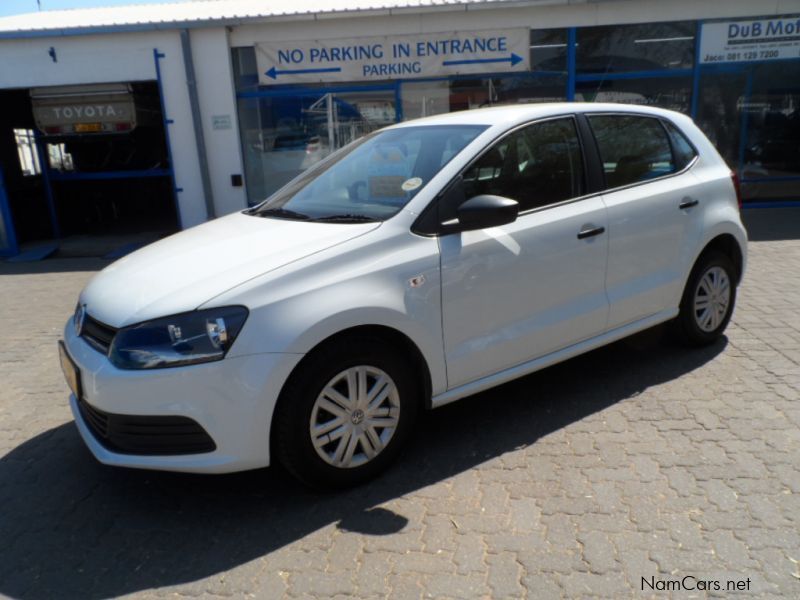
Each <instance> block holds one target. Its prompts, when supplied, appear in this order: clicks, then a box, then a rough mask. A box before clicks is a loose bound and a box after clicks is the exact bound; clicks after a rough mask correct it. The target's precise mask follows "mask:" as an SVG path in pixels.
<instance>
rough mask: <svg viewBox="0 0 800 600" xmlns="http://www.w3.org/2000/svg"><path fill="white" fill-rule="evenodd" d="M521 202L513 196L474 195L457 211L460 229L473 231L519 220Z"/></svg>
mask: <svg viewBox="0 0 800 600" xmlns="http://www.w3.org/2000/svg"><path fill="white" fill-rule="evenodd" d="M518 214H519V203H518V202H517V201H516V200H512V199H511V198H503V197H502V196H492V195H489V194H481V195H480V196H473V197H472V198H470V199H469V200H467V201H466V202H464V203H463V204H462V205H461V206H459V207H458V210H457V211H456V216H457V217H458V224H459V225H460V227H459V229H460V230H461V231H472V230H475V229H486V228H487V227H497V226H498V225H506V224H508V223H513V222H514V221H516V220H517V215H518Z"/></svg>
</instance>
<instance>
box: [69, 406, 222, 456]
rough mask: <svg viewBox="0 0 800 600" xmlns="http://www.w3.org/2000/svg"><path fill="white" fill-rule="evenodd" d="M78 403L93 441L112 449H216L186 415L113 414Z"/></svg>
mask: <svg viewBox="0 0 800 600" xmlns="http://www.w3.org/2000/svg"><path fill="white" fill-rule="evenodd" d="M78 407H79V409H80V412H81V416H82V417H83V420H84V422H85V423H86V425H87V426H88V427H89V429H90V430H91V432H92V434H93V435H94V437H95V438H96V439H97V441H98V442H100V444H102V445H103V446H104V447H105V448H107V449H108V450H111V451H112V452H119V453H122V454H140V455H175V454H203V453H205V452H213V451H214V450H216V449H217V445H216V444H215V443H214V440H212V439H211V436H209V435H208V433H207V432H206V430H205V429H203V428H202V427H201V426H200V425H199V424H198V423H197V422H196V421H193V420H192V419H190V418H188V417H173V416H141V415H117V414H112V413H107V412H104V411H102V410H100V409H98V408H95V407H94V406H92V405H91V404H89V403H88V402H86V401H85V400H84V399H83V398H81V399H80V400H78Z"/></svg>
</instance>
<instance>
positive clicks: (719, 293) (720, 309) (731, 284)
mask: <svg viewBox="0 0 800 600" xmlns="http://www.w3.org/2000/svg"><path fill="white" fill-rule="evenodd" d="M736 281H737V275H736V269H735V267H734V266H733V263H732V262H731V259H730V258H729V257H728V256H726V255H725V254H723V253H721V252H716V251H713V252H708V253H706V254H704V255H702V256H701V257H700V259H699V260H698V261H697V263H696V264H695V266H694V268H693V269H692V272H691V274H690V275H689V280H688V281H687V282H686V288H685V289H684V291H683V297H682V298H681V306H680V313H679V314H678V316H677V317H676V319H675V322H674V325H675V327H674V329H675V330H676V333H677V334H678V336H679V338H680V339H681V341H683V342H684V343H686V344H688V345H690V346H707V345H709V344H713V343H714V342H715V341H717V340H718V339H719V338H720V337H721V336H722V333H723V332H724V331H725V328H726V327H727V326H728V322H729V321H730V319H731V315H732V314H733V307H734V305H735V303H736Z"/></svg>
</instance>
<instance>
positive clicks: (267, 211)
mask: <svg viewBox="0 0 800 600" xmlns="http://www.w3.org/2000/svg"><path fill="white" fill-rule="evenodd" d="M252 214H254V215H258V216H259V217H278V218H279V219H298V220H301V221H307V220H308V219H309V218H310V217H309V216H308V215H307V214H305V213H301V212H297V211H296V210H290V209H288V208H264V209H262V210H259V211H258V212H254V213H252Z"/></svg>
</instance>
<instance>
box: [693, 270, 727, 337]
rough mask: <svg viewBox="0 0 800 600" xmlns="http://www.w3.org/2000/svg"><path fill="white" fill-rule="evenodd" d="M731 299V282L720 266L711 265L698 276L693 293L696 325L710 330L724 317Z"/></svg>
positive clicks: (718, 324)
mask: <svg viewBox="0 0 800 600" xmlns="http://www.w3.org/2000/svg"><path fill="white" fill-rule="evenodd" d="M730 301H731V282H730V279H729V278H728V274H727V273H726V272H725V270H724V269H722V268H721V267H711V268H710V269H709V270H708V271H706V272H705V274H704V275H703V276H702V277H701V278H700V283H698V284H697V290H695V293H694V318H695V322H696V323H697V326H698V327H699V328H700V329H701V330H703V331H705V332H711V331H714V330H715V329H717V328H718V327H719V326H720V325H721V324H722V321H723V320H724V319H725V314H726V313H727V312H728V306H729V305H730Z"/></svg>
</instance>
